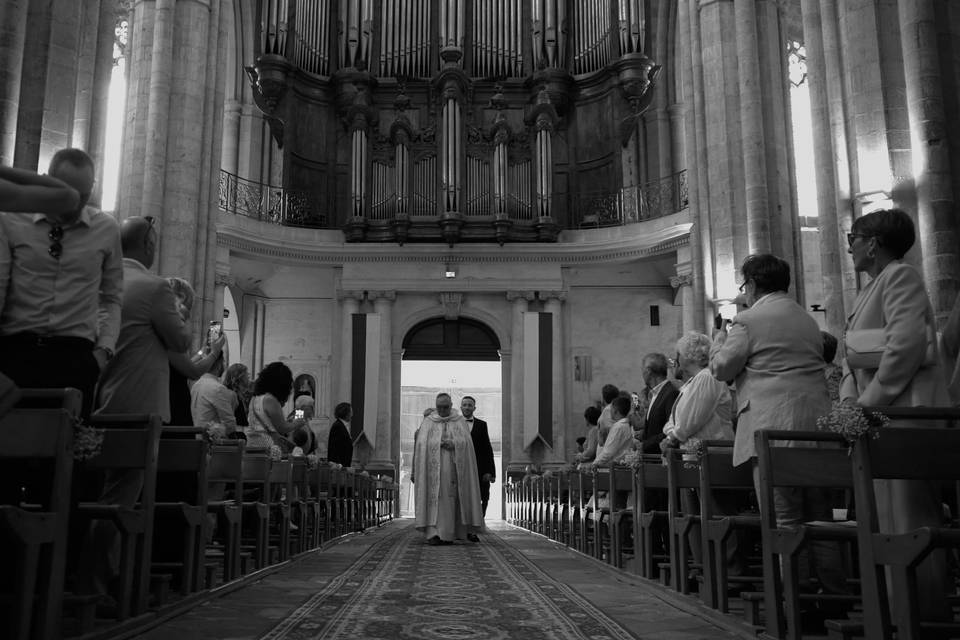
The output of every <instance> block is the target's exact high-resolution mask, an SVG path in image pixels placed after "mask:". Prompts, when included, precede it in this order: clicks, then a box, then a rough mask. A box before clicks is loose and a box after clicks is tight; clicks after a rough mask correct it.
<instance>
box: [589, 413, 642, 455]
mask: <svg viewBox="0 0 960 640" xmlns="http://www.w3.org/2000/svg"><path fill="white" fill-rule="evenodd" d="M633 443H634V439H633V429H632V428H631V427H630V421H629V420H627V419H626V418H621V419H620V420H617V421H616V422H614V423H613V426H612V427H610V433H608V434H607V439H606V441H605V442H604V443H603V446H602V447H600V449H599V450H598V451H597V457H596V459H595V460H594V461H593V464H594V465H596V466H598V467H605V466H608V465H610V464H611V463H613V462H615V461H617V460H619V459H620V457H621V456H623V454H625V453H626V452H627V451H629V450H630V447H632V446H633Z"/></svg>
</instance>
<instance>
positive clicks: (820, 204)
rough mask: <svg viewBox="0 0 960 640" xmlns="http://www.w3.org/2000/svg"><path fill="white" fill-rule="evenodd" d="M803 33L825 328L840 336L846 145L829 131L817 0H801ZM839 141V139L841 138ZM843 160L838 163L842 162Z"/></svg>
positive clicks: (841, 328) (823, 58)
mask: <svg viewBox="0 0 960 640" xmlns="http://www.w3.org/2000/svg"><path fill="white" fill-rule="evenodd" d="M801 8H802V12H803V33H804V44H805V46H806V49H807V82H808V83H809V86H810V115H811V124H812V128H813V154H814V158H815V164H816V172H817V173H816V177H817V210H818V213H819V216H818V218H817V224H818V226H819V229H820V269H821V272H822V274H823V305H824V307H825V310H826V318H825V319H826V324H827V331H829V332H830V333H832V334H833V335H835V336H839V335H840V332H842V331H843V327H844V324H845V322H846V315H845V313H844V305H843V277H842V271H841V269H842V267H841V260H842V255H841V250H842V245H841V244H840V234H839V233H838V232H837V226H838V224H839V221H838V218H837V196H838V194H837V172H838V163H837V162H836V160H835V159H836V158H837V154H842V155H843V157H844V159H845V158H846V148H845V145H843V144H836V142H837V141H836V140H834V139H833V136H832V135H831V126H830V105H829V94H828V90H827V82H828V80H827V78H828V74H827V65H826V58H825V49H824V38H823V32H824V28H823V24H822V19H821V13H820V2H819V0H803V3H802V6H801ZM841 141H842V139H841ZM845 164H846V162H845V161H844V162H843V164H842V165H841V166H845Z"/></svg>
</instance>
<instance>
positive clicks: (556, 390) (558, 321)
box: [540, 291, 568, 460]
mask: <svg viewBox="0 0 960 640" xmlns="http://www.w3.org/2000/svg"><path fill="white" fill-rule="evenodd" d="M540 298H541V299H544V300H545V302H544V305H543V310H544V311H546V312H547V313H550V314H553V322H552V324H553V351H552V353H551V355H550V358H551V360H553V398H552V400H551V402H553V457H554V458H555V459H557V460H566V459H567V456H566V454H567V447H566V446H565V445H566V433H565V430H566V428H567V424H568V421H567V416H566V411H565V407H566V403H565V402H564V397H565V396H566V389H567V386H566V376H564V375H563V365H564V363H565V362H566V359H565V358H564V357H563V322H562V321H563V316H562V315H561V314H562V312H563V301H564V300H566V298H567V294H566V292H564V291H541V292H540Z"/></svg>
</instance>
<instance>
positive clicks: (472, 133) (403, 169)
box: [220, 0, 687, 246]
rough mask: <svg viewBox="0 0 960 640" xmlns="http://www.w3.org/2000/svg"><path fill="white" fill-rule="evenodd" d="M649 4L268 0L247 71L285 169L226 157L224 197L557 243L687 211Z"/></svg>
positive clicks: (389, 225) (349, 222) (355, 231)
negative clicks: (660, 121) (669, 151)
mask: <svg viewBox="0 0 960 640" xmlns="http://www.w3.org/2000/svg"><path fill="white" fill-rule="evenodd" d="M649 11H650V0H618V1H617V2H611V1H610V0H576V1H574V0H570V1H566V0H383V1H380V2H374V1H372V0H342V1H333V0H296V1H294V0H262V1H261V2H260V4H259V9H258V15H257V20H256V23H257V24H258V25H259V28H258V33H257V49H256V50H257V52H258V53H257V56H256V58H255V60H253V61H250V62H251V63H250V66H248V67H247V68H246V69H247V74H248V77H249V80H250V88H251V90H252V93H253V96H254V99H255V102H256V104H257V107H258V108H259V109H260V111H261V113H262V115H263V118H264V119H265V121H266V123H267V124H268V125H269V130H270V133H271V138H272V140H271V142H270V144H271V145H272V147H273V150H272V154H271V157H274V158H276V159H277V160H276V163H277V164H278V165H279V166H276V167H274V168H273V169H272V170H271V172H270V173H271V174H272V175H273V176H274V178H275V179H274V180H272V182H275V184H270V183H268V182H267V181H262V180H261V181H257V180H251V179H249V177H248V176H240V175H235V174H232V173H228V172H223V173H222V174H221V178H220V207H221V209H222V210H224V211H226V212H228V213H233V214H237V215H243V216H250V217H255V218H258V219H261V220H266V221H269V222H275V223H277V224H283V225H289V226H303V227H314V228H327V229H341V230H342V231H343V233H344V238H345V240H346V241H348V242H397V243H400V244H404V243H407V242H437V243H446V244H448V245H450V246H453V245H455V244H457V243H462V242H498V243H500V244H501V245H502V244H505V243H514V242H555V241H556V240H557V237H558V235H559V232H560V231H562V230H564V229H581V228H591V227H601V226H614V225H620V224H628V223H632V222H640V221H642V220H646V219H650V218H656V217H661V216H664V215H668V214H671V213H675V212H677V211H680V210H681V209H683V208H685V207H686V204H687V188H686V175H685V173H684V172H683V171H680V172H675V171H670V170H667V171H663V170H662V168H663V167H664V166H668V167H669V163H664V162H663V161H662V160H663V159H662V158H658V157H657V156H658V155H659V154H662V153H665V152H666V149H662V148H652V147H653V145H648V144H647V140H648V139H650V138H654V139H656V137H657V136H655V135H652V136H647V135H646V134H645V133H644V130H645V128H650V127H649V126H647V127H645V124H646V125H648V124H649V121H650V119H649V118H648V117H645V116H646V114H647V112H648V111H649V110H650V109H651V106H654V105H655V98H656V97H657V95H658V91H667V88H666V87H659V86H658V85H657V82H656V80H657V77H658V74H659V71H660V67H659V66H658V65H657V64H656V63H655V62H654V60H653V56H652V52H651V47H650V46H649V45H650V43H651V42H653V40H654V37H655V34H654V33H652V29H653V25H654V23H655V21H653V20H648V19H647V14H648V13H649ZM665 104H666V101H665V100H661V101H660V106H661V109H660V110H661V111H662V112H664V113H665V112H666V108H665V107H664V105H665ZM659 146H660V147H663V146H667V147H669V146H670V145H662V144H661V145H659ZM654 167H655V168H656V169H655V168H654ZM658 169H659V171H658Z"/></svg>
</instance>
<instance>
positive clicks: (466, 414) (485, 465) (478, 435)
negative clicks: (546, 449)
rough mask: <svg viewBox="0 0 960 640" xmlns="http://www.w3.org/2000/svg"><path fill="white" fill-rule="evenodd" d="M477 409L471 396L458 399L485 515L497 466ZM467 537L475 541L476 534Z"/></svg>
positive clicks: (484, 422) (488, 434) (483, 423)
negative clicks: (475, 462) (475, 456)
mask: <svg viewBox="0 0 960 640" xmlns="http://www.w3.org/2000/svg"><path fill="white" fill-rule="evenodd" d="M476 409H477V401H476V400H475V399H474V398H473V396H464V397H463V400H461V401H460V413H461V414H463V420H464V422H466V423H467V428H468V429H470V439H471V440H472V441H473V451H474V453H475V454H476V455H477V473H478V474H479V476H478V477H479V480H480V508H481V509H482V510H483V515H484V517H486V515H487V503H488V502H489V501H490V485H491V483H493V481H494V478H496V477H497V467H496V464H495V463H494V460H493V446H492V445H491V444H490V433H489V431H488V430H487V421H486V420H481V419H480V418H477V417H475V416H474V415H473V412H474V411H476ZM467 539H468V540H470V541H471V542H477V541H478V540H477V534H475V533H468V534H467Z"/></svg>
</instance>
